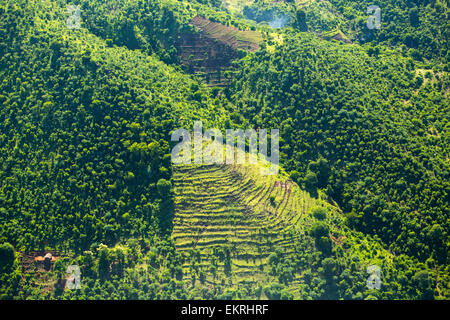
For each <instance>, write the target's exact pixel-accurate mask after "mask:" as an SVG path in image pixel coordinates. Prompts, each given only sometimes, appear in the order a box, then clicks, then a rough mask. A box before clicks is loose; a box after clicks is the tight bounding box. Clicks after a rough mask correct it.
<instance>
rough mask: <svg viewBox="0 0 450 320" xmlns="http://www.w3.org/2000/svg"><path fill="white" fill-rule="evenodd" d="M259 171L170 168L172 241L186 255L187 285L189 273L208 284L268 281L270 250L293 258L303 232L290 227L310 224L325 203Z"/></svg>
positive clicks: (254, 168)
mask: <svg viewBox="0 0 450 320" xmlns="http://www.w3.org/2000/svg"><path fill="white" fill-rule="evenodd" d="M259 169H260V168H259V167H258V166H217V165H210V166H207V165H202V166H198V165H197V166H193V165H192V166H176V167H175V174H174V182H175V193H176V209H175V218H174V229H173V239H174V241H175V245H176V247H177V249H178V250H180V251H181V252H183V253H184V254H185V256H186V259H185V264H184V277H185V280H186V281H188V282H189V281H192V274H193V270H195V271H196V272H197V273H198V270H204V271H205V272H204V274H205V276H204V282H205V281H206V282H208V283H217V282H218V281H220V280H222V283H223V281H228V283H233V284H235V283H243V282H262V281H265V280H267V279H268V278H270V276H269V275H268V265H267V263H268V257H269V255H270V254H271V253H273V252H274V250H275V248H281V249H282V250H283V252H284V254H285V255H289V254H292V253H293V252H294V250H295V245H294V243H295V238H296V237H298V236H299V235H300V234H302V233H301V232H296V231H295V230H294V229H297V231H298V230H299V229H303V228H305V227H308V226H309V224H310V222H309V221H310V219H308V218H307V216H308V215H307V213H308V212H310V210H311V209H312V208H313V207H316V206H322V205H328V204H326V203H325V201H323V200H321V199H314V198H311V197H310V196H309V194H308V193H307V192H305V191H302V190H300V188H299V187H298V186H297V185H296V184H294V183H292V182H291V181H289V180H288V178H287V177H286V176H284V175H278V176H262V175H260V173H259ZM217 256H219V257H221V258H219V259H217V258H216V257H217ZM210 270H213V271H212V272H210ZM191 284H192V282H191Z"/></svg>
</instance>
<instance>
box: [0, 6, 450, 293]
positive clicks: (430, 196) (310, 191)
mask: <svg viewBox="0 0 450 320" xmlns="http://www.w3.org/2000/svg"><path fill="white" fill-rule="evenodd" d="M371 4H372V3H371V2H370V1H365V0H362V1H345V0H339V1H334V0H331V1H326V2H324V1H268V0H259V1H256V0H255V1H253V0H248V1H237V0H236V1H234V0H225V1H217V0H214V1H212V0H197V1H194V0H192V1H176V0H154V1H153V0H152V1H144V0H127V1H125V0H119V1H113V0H105V1H95V0H79V1H66V0H32V1H27V0H0V17H1V18H0V103H1V106H0V149H1V152H0V163H1V166H0V226H1V228H0V298H1V299H449V298H450V269H449V268H450V264H449V262H450V260H449V259H450V256H449V250H450V234H449V221H450V220H449V218H450V217H449V213H450V206H449V203H448V199H449V193H450V177H449V175H450V164H449V142H450V135H449V129H450V127H449V122H448V120H449V117H450V108H449V107H450V106H449V96H448V95H449V81H450V79H449V77H448V71H449V70H448V69H449V56H448V42H447V41H448V38H449V24H448V21H449V19H448V16H449V10H448V2H447V1H441V0H434V1H406V0H399V1H388V0H381V1H378V3H377V5H378V6H379V7H380V8H381V10H382V11H381V12H382V23H381V28H380V29H375V30H370V29H368V28H367V25H366V21H367V17H368V13H367V7H368V6H370V5H371ZM69 5H76V6H78V8H79V10H80V14H81V16H80V23H81V25H80V28H69V27H68V19H71V18H73V17H71V15H72V14H73V12H69V11H68V10H67V8H68V6H69ZM199 16H200V17H202V18H204V19H207V20H206V21H210V22H212V23H211V24H208V25H206V26H205V27H204V28H203V29H199V27H198V26H196V25H194V24H193V23H192V21H193V19H194V18H196V17H199ZM274 21H275V22H274ZM219 24H220V25H221V27H218V26H219ZM338 33H339V34H340V35H341V37H338V38H336V37H335V35H336V34H338ZM256 35H258V36H256ZM261 39H262V40H261ZM188 40H189V41H190V40H195V46H194V45H193V46H192V47H190V48H188V50H189V51H186V50H187V49H186V45H185V44H186V42H189V41H188ZM236 43H237V45H236ZM247 45H248V50H245V48H246V46H247ZM255 46H258V47H259V49H258V50H252V49H251V48H254V47H255ZM222 48H227V53H228V56H227V57H226V58H224V57H223V56H221V54H220V49H222ZM186 52H188V53H187V54H186ZM186 55H187V56H188V57H187V60H189V66H197V67H196V68H195V72H191V71H192V70H191V68H189V67H187V65H186ZM205 59H211V60H209V61H212V62H211V63H212V64H213V65H212V66H211V68H210V70H209V69H208V68H207V67H209V66H207V67H205V65H204V64H201V60H205ZM199 61H200V62H199ZM230 66H231V67H230ZM213 73H214V74H215V76H217V75H218V76H217V77H218V78H219V79H220V78H221V77H223V75H225V74H226V75H227V77H228V79H231V80H230V81H229V82H220V81H219V82H218V83H219V84H220V86H216V85H211V83H208V81H206V80H205V79H209V75H210V74H213ZM204 74H206V75H208V76H207V77H203V75H204ZM197 120H201V121H203V124H204V127H205V128H219V129H220V130H225V129H230V128H242V129H247V128H254V129H259V128H267V129H280V136H281V138H280V151H281V157H280V162H281V167H282V171H281V173H280V175H279V176H278V177H277V178H276V179H278V180H270V181H266V180H264V178H263V177H261V176H260V175H257V174H253V173H252V174H249V173H248V172H245V173H242V172H241V171H239V169H236V168H233V169H230V170H228V169H227V170H228V171H227V170H225V171H223V172H222V171H221V170H223V169H220V170H219V169H217V168H210V167H206V168H201V167H200V168H197V167H193V168H187V169H184V168H176V167H174V166H173V164H172V163H171V148H172V147H173V143H172V142H171V139H170V137H171V133H172V132H173V131H174V130H176V129H177V128H188V129H191V128H192V127H193V123H194V121H197ZM280 181H282V183H281V182H280ZM286 181H288V182H286ZM288 185H289V187H288ZM291 185H292V186H295V189H294V190H295V192H293V193H292V194H291V189H290V188H291ZM277 186H284V188H285V191H283V192H284V193H283V192H282V191H281V190H284V189H280V190H279V191H277V190H278V189H276V188H277ZM201 188H206V190H204V191H203V193H202V192H200V191H199V190H201ZM292 188H294V187H292ZM297 188H298V189H297ZM192 190H194V191H192ZM214 190H215V191H216V194H214ZM258 194H260V195H261V199H259V200H258V197H257V196H258ZM211 208H215V209H214V210H216V211H211V210H212V209H211ZM241 208H243V209H241ZM192 209H194V211H197V214H198V215H199V217H201V219H200V218H199V219H200V220H195V219H197V218H193V217H191V218H185V217H186V216H189V215H191V214H193V213H192V212H191V211H192ZM273 212H274V214H273V216H271V214H272V213H273ZM251 214H252V215H254V216H256V217H258V219H259V217H260V216H261V217H263V220H264V221H266V220H267V223H268V224H267V226H262V227H261V228H259V230H255V231H253V228H254V227H256V226H254V224H255V222H254V221H253V220H251V219H250V220H248V219H249V218H248V216H249V215H251ZM208 215H209V216H208ZM246 215H247V216H246ZM183 219H184V220H183ZM189 219H193V220H192V221H191V220H189ZM202 219H204V220H202ZM214 219H216V220H214ZM246 219H247V220H246ZM185 220H186V221H185ZM183 223H185V225H183ZM208 223H209V224H210V225H209V227H210V229H214V228H217V229H214V230H212V231H211V230H210V233H208V234H204V235H203V236H204V239H206V240H207V241H206V243H205V244H204V245H200V244H201V243H202V241H201V240H202V238H201V234H202V233H201V232H202V231H199V232H198V234H197V233H196V232H197V229H195V228H199V230H203V228H206V227H207V226H208V225H207V224H208ZM213 223H216V224H218V225H220V226H222V227H221V228H219V227H217V226H213ZM256 224H258V223H256ZM281 225H282V229H280V230H282V232H279V233H278V234H277V235H274V234H272V233H271V230H270V228H276V227H278V226H281ZM225 226H226V228H228V229H227V230H228V231H227V233H226V236H224V234H225V233H224V231H223V230H222V229H224V228H225ZM236 226H237V227H238V228H237V227H236ZM274 226H275V227H274ZM241 227H242V228H248V229H249V230H250V229H251V230H252V231H251V232H255V234H252V233H250V231H248V230H243V231H242V230H241V229H239V228H241ZM232 228H235V229H232ZM280 228H281V227H280ZM230 230H232V231H230ZM246 231H248V233H247V232H246ZM239 232H240V233H239ZM238 233H239V234H238ZM199 235H200V236H199ZM255 235H256V236H255ZM206 236H207V237H208V238H206ZM277 237H278V238H277ZM186 238H187V239H188V240H179V239H186ZM255 239H257V242H256V244H255V241H256V240H255ZM180 241H181V242H180ZM183 241H184V242H183ZM199 241H200V242H199ZM199 243H200V244H199ZM239 245H240V246H241V247H242V248H244V249H243V250H244V251H247V252H245V253H244V254H243V253H242V252H240V251H239V250H238V248H237V247H238V246H239ZM46 252H52V253H53V255H54V256H55V257H56V261H54V262H52V265H51V268H50V270H47V269H45V270H44V269H43V268H42V266H41V265H40V264H39V263H38V262H37V261H38V259H37V256H38V255H39V256H40V255H44V254H45V253H46ZM70 265H76V266H79V268H80V273H81V289H80V290H70V289H67V287H66V281H67V279H68V278H67V276H68V275H67V272H66V271H67V267H68V266H70ZM371 265H372V266H373V265H376V266H378V267H379V268H380V269H381V274H382V277H381V280H382V286H381V288H372V287H370V286H368V285H367V279H368V278H369V276H372V275H371V274H370V273H368V271H367V268H368V267H369V266H371Z"/></svg>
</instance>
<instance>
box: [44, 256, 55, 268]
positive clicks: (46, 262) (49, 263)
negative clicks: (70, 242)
mask: <svg viewBox="0 0 450 320" xmlns="http://www.w3.org/2000/svg"><path fill="white" fill-rule="evenodd" d="M52 258H53V256H52V254H51V253H47V254H46V255H45V256H44V268H45V270H50V269H51V268H52Z"/></svg>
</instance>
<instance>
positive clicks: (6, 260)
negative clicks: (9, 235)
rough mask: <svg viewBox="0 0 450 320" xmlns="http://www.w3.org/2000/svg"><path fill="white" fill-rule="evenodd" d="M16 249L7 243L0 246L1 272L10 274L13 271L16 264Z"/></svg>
mask: <svg viewBox="0 0 450 320" xmlns="http://www.w3.org/2000/svg"><path fill="white" fill-rule="evenodd" d="M14 259H15V255H14V247H13V246H12V245H11V244H10V243H8V242H5V243H3V244H1V245H0V272H8V271H11V268H12V266H13V264H14Z"/></svg>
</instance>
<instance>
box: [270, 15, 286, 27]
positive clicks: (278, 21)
mask: <svg viewBox="0 0 450 320" xmlns="http://www.w3.org/2000/svg"><path fill="white" fill-rule="evenodd" d="M289 20H290V18H289V16H288V15H282V16H278V15H276V16H274V17H273V20H272V21H269V22H268V24H269V26H271V27H272V28H274V29H279V28H284V26H285V25H286V24H287V23H288V22H289Z"/></svg>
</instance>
